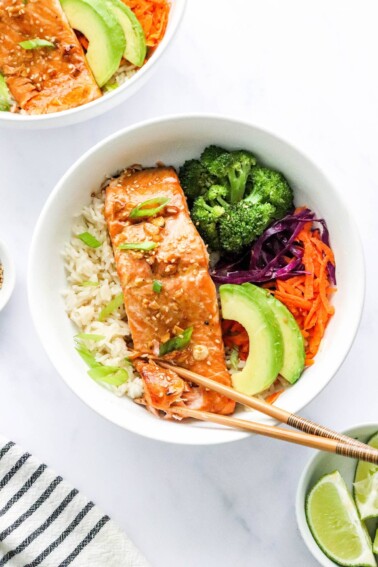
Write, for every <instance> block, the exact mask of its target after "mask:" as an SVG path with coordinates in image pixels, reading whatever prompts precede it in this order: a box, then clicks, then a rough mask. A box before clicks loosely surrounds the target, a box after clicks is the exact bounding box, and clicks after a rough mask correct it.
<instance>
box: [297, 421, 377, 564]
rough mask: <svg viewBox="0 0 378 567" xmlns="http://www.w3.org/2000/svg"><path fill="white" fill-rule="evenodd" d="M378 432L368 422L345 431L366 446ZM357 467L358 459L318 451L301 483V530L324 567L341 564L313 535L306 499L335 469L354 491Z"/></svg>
mask: <svg viewBox="0 0 378 567" xmlns="http://www.w3.org/2000/svg"><path fill="white" fill-rule="evenodd" d="M377 431H378V424H377V423H366V424H363V425H356V426H354V427H352V428H350V429H347V431H344V432H343V433H345V434H346V435H349V437H354V438H355V439H359V441H362V442H363V443H366V441H367V440H368V439H370V437H372V436H373V435H374V433H376V432H377ZM356 466H357V460H356V459H347V458H346V457H341V456H340V455H333V454H331V453H323V452H318V453H316V454H315V455H314V456H313V457H312V458H311V459H310V461H309V462H308V464H307V466H306V468H305V469H304V471H303V473H302V475H301V478H300V480H299V484H298V488H297V497H296V516H297V523H298V528H299V531H300V534H301V536H302V538H303V540H304V542H305V544H306V545H307V548H308V550H309V551H310V553H311V554H312V555H313V556H314V557H315V559H316V560H317V561H318V562H319V563H320V565H322V566H323V567H339V565H338V563H335V562H334V561H332V560H331V559H329V558H328V557H327V556H326V555H325V554H324V553H323V551H322V550H321V549H320V547H319V546H318V544H317V543H316V541H315V540H314V538H313V536H312V533H311V531H310V528H309V527H308V524H307V520H306V512H305V506H306V498H307V495H308V493H309V492H310V490H311V489H312V487H313V486H314V485H315V484H316V483H317V481H318V480H320V478H321V477H322V476H324V475H325V474H328V473H331V472H333V471H335V470H338V471H339V472H340V474H341V476H342V477H343V479H344V480H345V482H346V485H347V487H348V489H349V490H350V491H352V485H353V480H354V473H355V470H356ZM374 524H375V523H374Z"/></svg>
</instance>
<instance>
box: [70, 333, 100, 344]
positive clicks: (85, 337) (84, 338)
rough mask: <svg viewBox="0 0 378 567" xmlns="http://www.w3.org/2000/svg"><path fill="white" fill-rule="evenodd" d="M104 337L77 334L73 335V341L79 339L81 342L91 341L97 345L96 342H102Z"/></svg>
mask: <svg viewBox="0 0 378 567" xmlns="http://www.w3.org/2000/svg"><path fill="white" fill-rule="evenodd" d="M104 338H105V337H104V335H92V334H90V333H78V334H77V335H75V339H80V340H82V341H93V342H94V343H98V341H102V339H104Z"/></svg>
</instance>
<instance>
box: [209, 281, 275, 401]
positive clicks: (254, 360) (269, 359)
mask: <svg viewBox="0 0 378 567" xmlns="http://www.w3.org/2000/svg"><path fill="white" fill-rule="evenodd" d="M252 287H254V286H252ZM219 293H220V298H221V305H222V315H223V317H224V318H225V319H232V320H234V321H237V322H238V323H240V324H241V325H243V327H244V328H245V330H246V331H247V333H248V336H249V355H248V358H247V360H246V363H245V366H244V368H243V370H242V371H241V372H236V373H235V374H232V376H231V379H232V385H233V387H234V388H235V389H236V390H238V391H239V392H243V393H244V394H248V395H250V396H253V395H254V394H258V393H259V392H262V391H263V390H266V389H267V388H269V386H271V385H272V384H273V382H274V381H275V379H276V378H277V376H278V373H279V371H280V370H281V367H282V362H283V340H282V334H281V331H280V327H279V325H278V322H277V320H276V317H275V315H274V313H273V311H272V310H271V308H270V307H269V305H268V304H267V301H266V300H265V298H264V297H262V296H261V294H260V293H258V292H256V291H255V290H254V289H249V288H245V287H244V286H242V285H236V284H225V285H221V286H220V288H219Z"/></svg>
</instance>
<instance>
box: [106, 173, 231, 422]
mask: <svg viewBox="0 0 378 567" xmlns="http://www.w3.org/2000/svg"><path fill="white" fill-rule="evenodd" d="M156 198H158V199H159V200H160V199H161V201H160V202H161V204H162V203H163V202H164V200H165V201H166V204H165V206H164V208H162V210H161V211H160V212H159V213H158V214H157V215H155V216H153V217H141V218H137V219H135V220H134V219H131V218H130V213H131V211H132V210H133V209H134V211H135V207H137V206H138V205H139V206H140V205H141V204H142V203H145V202H146V201H149V200H150V199H156ZM155 205H156V202H155ZM144 206H145V207H146V206H147V205H144ZM142 208H143V207H142ZM105 217H106V220H107V224H108V230H109V234H110V237H111V240H112V244H113V250H114V255H115V261H116V265H117V271H118V274H119V277H120V280H121V285H122V289H123V293H124V301H125V308H126V313H127V317H128V323H129V326H130V330H131V334H132V337H133V342H134V349H136V350H137V351H140V352H144V353H152V354H155V355H156V354H158V353H159V348H160V346H161V345H162V344H163V343H166V342H167V341H168V340H170V339H172V338H174V337H175V336H182V333H183V332H184V331H185V330H187V329H190V328H192V329H193V331H192V336H191V340H190V343H189V344H188V346H186V347H185V348H183V349H182V350H175V351H174V352H171V353H170V354H167V355H166V358H167V359H168V360H171V361H173V362H176V363H177V364H179V365H181V366H183V367H185V368H188V369H190V370H192V371H194V372H197V373H199V374H202V375H203V376H207V377H211V378H213V379H214V380H217V381H218V382H221V383H223V384H226V385H231V380H230V375H229V373H228V371H227V368H226V363H225V354H224V347H223V341H222V332H221V326H220V318H219V309H218V303H217V297H216V289H215V285H214V283H213V281H212V279H211V277H210V275H209V271H208V267H209V259H208V253H207V249H206V246H205V244H204V242H203V240H202V238H201V237H200V235H199V234H198V232H197V230H196V228H195V226H194V224H193V223H192V221H191V219H190V215H189V210H188V206H187V203H186V199H185V195H184V193H183V191H182V189H181V186H180V183H179V180H178V177H177V175H176V172H175V170H174V169H173V168H166V167H161V168H156V169H145V170H142V171H134V170H132V169H131V170H126V171H125V172H123V173H122V174H121V175H120V177H118V178H115V179H113V180H112V181H111V182H110V184H109V185H108V187H107V189H106V199H105ZM127 243H128V244H130V243H139V244H140V243H144V245H146V243H147V247H151V246H152V245H154V246H155V247H154V248H152V249H150V250H138V249H131V250H122V249H120V246H121V245H125V244H127ZM152 243H153V244H152ZM154 282H159V285H160V284H161V290H160V291H154ZM155 285H156V283H155ZM136 368H137V370H138V371H139V373H140V374H141V377H142V379H143V380H144V385H145V389H147V390H149V388H151V389H153V390H154V392H152V390H151V391H150V392H149V393H148V394H150V395H148V397H149V400H151V397H152V396H153V397H154V400H155V403H154V407H157V408H158V409H166V408H167V406H169V405H170V403H171V402H172V403H173V402H174V403H178V402H179V401H180V400H181V402H182V403H184V404H186V405H188V406H190V407H192V408H196V409H201V410H206V411H212V412H216V413H222V414H228V413H232V412H233V411H234V406H235V404H234V402H233V401H231V400H229V399H228V398H226V397H224V396H221V395H219V394H217V393H216V392H212V391H209V390H206V389H204V388H201V387H197V386H190V387H188V385H187V384H186V385H184V383H183V381H182V380H181V379H180V378H179V377H178V376H177V375H176V374H175V373H170V374H169V375H166V376H165V379H164V380H159V379H158V378H157V374H158V373H159V375H160V377H162V376H163V374H164V371H162V369H161V368H158V367H156V365H155V364H154V363H152V362H150V363H144V362H140V361H139V362H138V363H136ZM173 375H174V376H173ZM159 390H160V391H159ZM156 391H158V394H157V395H156ZM178 391H180V396H179V397H178V396H177V393H178ZM159 398H160V399H161V403H160V407H158V406H159V404H158V400H159ZM149 400H147V402H148V401H149Z"/></svg>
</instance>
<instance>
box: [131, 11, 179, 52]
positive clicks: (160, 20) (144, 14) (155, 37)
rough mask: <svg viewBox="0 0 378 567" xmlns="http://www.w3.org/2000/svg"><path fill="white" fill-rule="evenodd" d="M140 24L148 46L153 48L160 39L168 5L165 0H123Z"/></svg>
mask: <svg viewBox="0 0 378 567" xmlns="http://www.w3.org/2000/svg"><path fill="white" fill-rule="evenodd" d="M123 2H124V3H125V4H126V5H127V6H129V8H131V9H132V11H133V12H134V14H135V15H136V17H137V18H138V20H139V22H140V23H141V25H142V28H143V31H144V34H145V36H146V43H147V46H148V47H151V48H155V47H156V46H157V45H158V44H159V43H160V41H161V40H162V38H163V36H164V33H165V30H166V27H167V24H168V16H169V9H170V5H169V3H168V2H167V0H123Z"/></svg>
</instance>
